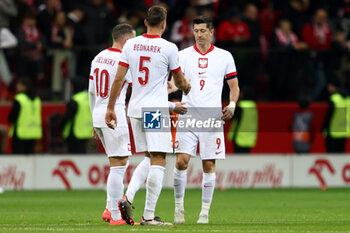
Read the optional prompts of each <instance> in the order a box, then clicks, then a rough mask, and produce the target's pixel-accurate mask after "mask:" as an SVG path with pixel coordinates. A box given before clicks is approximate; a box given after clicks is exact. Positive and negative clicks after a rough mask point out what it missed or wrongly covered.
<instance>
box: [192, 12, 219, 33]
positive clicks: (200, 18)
mask: <svg viewBox="0 0 350 233" xmlns="http://www.w3.org/2000/svg"><path fill="white" fill-rule="evenodd" d="M202 23H205V24H206V25H207V28H209V29H210V30H211V29H213V28H214V26H213V20H212V19H211V18H209V17H208V16H205V15H201V16H198V17H196V18H194V20H193V25H195V24H202Z"/></svg>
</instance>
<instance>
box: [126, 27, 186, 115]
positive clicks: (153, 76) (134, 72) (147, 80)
mask: <svg viewBox="0 0 350 233" xmlns="http://www.w3.org/2000/svg"><path fill="white" fill-rule="evenodd" d="M177 56H178V50H177V47H176V45H175V44H173V43H171V42H168V41H166V40H164V39H162V38H161V37H160V36H155V35H148V34H144V35H142V36H138V37H136V38H133V39H129V40H128V41H127V42H126V44H125V45H124V48H123V54H122V58H121V62H120V63H119V64H120V65H123V66H126V67H129V71H130V75H131V79H132V83H133V91H132V94H131V98H130V102H129V107H128V116H130V117H137V118H140V117H141V116H142V108H143V107H163V108H167V107H168V103H167V101H168V92H167V79H168V75H169V71H178V70H179V65H178V63H177Z"/></svg>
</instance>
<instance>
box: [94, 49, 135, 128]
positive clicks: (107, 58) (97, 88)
mask: <svg viewBox="0 0 350 233" xmlns="http://www.w3.org/2000/svg"><path fill="white" fill-rule="evenodd" d="M120 57H121V51H120V50H119V49H115V48H108V49H105V50H103V51H101V52H100V53H99V54H97V55H96V57H95V58H94V60H92V62H91V70H90V78H89V79H90V82H89V96H90V101H93V102H94V103H90V106H93V107H92V108H93V109H91V114H92V121H93V126H94V127H99V128H100V127H107V125H106V123H105V115H106V111H107V105H108V100H109V95H110V92H111V88H112V84H113V81H114V78H115V75H116V73H117V68H118V63H119V60H120ZM129 83H130V74H129V72H128V73H127V75H126V76H125V82H124V84H123V87H122V90H121V92H120V95H119V96H118V98H117V101H116V103H115V112H116V114H117V121H118V122H117V124H118V126H121V127H122V126H127V122H126V116H125V95H126V91H127V88H128V85H129Z"/></svg>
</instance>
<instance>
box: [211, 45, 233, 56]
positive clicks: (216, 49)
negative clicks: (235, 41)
mask: <svg viewBox="0 0 350 233" xmlns="http://www.w3.org/2000/svg"><path fill="white" fill-rule="evenodd" d="M213 52H214V53H216V54H217V55H218V56H229V57H232V54H231V53H230V52H229V51H227V50H225V49H222V48H219V47H217V46H214V50H213Z"/></svg>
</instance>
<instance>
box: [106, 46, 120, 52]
mask: <svg viewBox="0 0 350 233" xmlns="http://www.w3.org/2000/svg"><path fill="white" fill-rule="evenodd" d="M108 50H109V51H112V52H118V53H121V52H122V51H121V50H120V49H115V48H112V47H109V48H108Z"/></svg>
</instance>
